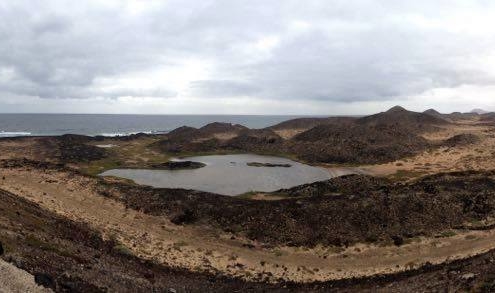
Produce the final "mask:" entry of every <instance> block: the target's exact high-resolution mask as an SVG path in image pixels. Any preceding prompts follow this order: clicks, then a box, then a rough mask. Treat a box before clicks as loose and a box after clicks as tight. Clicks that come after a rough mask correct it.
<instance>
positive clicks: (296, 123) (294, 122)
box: [268, 117, 357, 130]
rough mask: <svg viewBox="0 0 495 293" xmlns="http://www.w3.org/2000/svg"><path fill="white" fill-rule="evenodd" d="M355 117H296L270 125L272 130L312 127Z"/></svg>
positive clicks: (347, 121) (348, 120)
mask: <svg viewBox="0 0 495 293" xmlns="http://www.w3.org/2000/svg"><path fill="white" fill-rule="evenodd" d="M356 119H357V118H354V117H326V118H309V117H308V118H296V119H291V120H287V121H284V122H281V123H279V124H276V125H273V126H270V127H268V128H269V129H272V130H286V129H310V128H313V127H315V126H318V125H328V124H341V123H352V122H353V121H355V120H356Z"/></svg>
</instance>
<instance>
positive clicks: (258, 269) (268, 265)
mask: <svg viewBox="0 0 495 293" xmlns="http://www.w3.org/2000/svg"><path fill="white" fill-rule="evenodd" d="M0 176H5V178H6V179H5V180H1V181H0V188H2V189H5V190H7V191H9V192H11V193H13V194H16V195H18V196H21V197H24V198H26V199H28V200H30V201H33V202H36V203H39V204H40V206H41V207H42V208H45V209H47V210H50V211H52V212H55V213H57V214H59V215H62V216H65V217H67V218H69V219H72V220H75V221H81V222H86V223H88V224H90V225H91V226H92V227H93V228H95V229H97V230H99V231H101V232H103V233H104V235H106V236H107V237H116V238H117V239H118V240H119V241H120V242H122V244H124V245H125V246H126V247H128V248H129V249H130V250H131V251H133V253H135V254H136V255H138V256H140V257H142V258H145V259H150V260H154V261H157V262H159V263H163V264H165V265H168V266H172V267H180V268H186V269H189V270H191V271H213V272H222V273H225V274H227V275H231V276H239V277H242V278H245V279H251V278H252V277H253V276H255V275H257V274H258V273H261V274H269V275H270V279H271V280H276V279H277V278H283V279H285V280H291V281H297V282H310V281H325V280H335V279H342V278H349V277H364V276H371V275H375V274H383V273H393V272H398V271H404V270H407V269H411V268H415V267H418V266H420V265H421V264H424V263H426V262H430V263H432V264H438V263H442V262H445V261H446V260H453V259H461V258H466V257H469V256H473V255H476V254H480V253H484V252H487V251H489V250H491V249H495V231H471V232H462V231H458V233H457V235H455V236H453V237H446V238H438V239H437V238H434V239H417V241H415V242H412V243H409V244H406V245H403V246H400V247H396V246H388V247H381V246H375V245H368V244H358V245H355V246H352V247H349V248H347V249H345V250H342V251H333V250H332V248H331V247H317V248H313V249H305V248H293V247H279V248H275V249H264V248H261V247H260V246H259V245H258V244H257V243H255V242H248V240H246V239H240V238H238V237H237V238H236V239H231V237H230V236H231V235H230V234H227V233H221V232H219V231H217V230H213V229H209V228H207V227H201V226H176V225H174V224H172V223H170V222H169V221H168V219H166V218H165V217H157V216H151V215H147V214H144V213H142V212H139V211H136V210H131V209H126V208H125V206H124V205H123V204H122V203H120V202H118V201H116V200H113V199H111V198H108V197H103V196H101V195H99V194H98V193H97V192H95V189H94V186H95V184H96V180H95V179H92V178H88V177H83V176H79V175H70V174H68V173H65V172H60V171H54V170H46V171H44V170H36V169H29V168H19V169H0ZM27 178H29V179H27ZM244 243H250V244H254V245H255V248H247V247H244V246H243V244H244ZM334 249H335V248H334Z"/></svg>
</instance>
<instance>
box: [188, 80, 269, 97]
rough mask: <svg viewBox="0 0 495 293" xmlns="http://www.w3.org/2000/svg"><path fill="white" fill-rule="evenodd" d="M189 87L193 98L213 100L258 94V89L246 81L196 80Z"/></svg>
mask: <svg viewBox="0 0 495 293" xmlns="http://www.w3.org/2000/svg"><path fill="white" fill-rule="evenodd" d="M189 87H190V90H191V94H192V95H193V96H203V97H213V98H225V97H227V98H229V97H237V96H250V95H255V94H257V93H258V92H260V88H259V87H257V86H256V85H255V84H254V83H253V82H248V81H243V82H240V81H232V80H197V81H194V82H191V83H190V85H189Z"/></svg>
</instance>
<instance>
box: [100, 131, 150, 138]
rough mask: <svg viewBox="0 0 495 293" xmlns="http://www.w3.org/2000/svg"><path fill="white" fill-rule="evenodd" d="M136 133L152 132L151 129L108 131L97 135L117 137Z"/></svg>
mask: <svg viewBox="0 0 495 293" xmlns="http://www.w3.org/2000/svg"><path fill="white" fill-rule="evenodd" d="M138 133H144V134H153V133H154V132H153V131H134V132H110V133H100V134H99V135H101V136H106V137H117V136H128V135H133V134H138Z"/></svg>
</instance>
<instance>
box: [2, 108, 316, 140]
mask: <svg viewBox="0 0 495 293" xmlns="http://www.w3.org/2000/svg"><path fill="white" fill-rule="evenodd" d="M298 117H307V116H285V115H281V116H277V115H115V114H0V137H12V136H56V135H63V134H82V135H90V136H95V135H103V136H117V135H129V134H134V133H139V132H143V133H166V132H169V131H171V130H173V129H175V128H177V127H180V126H184V125H187V126H192V127H201V126H204V125H206V124H208V123H212V122H228V123H234V124H242V125H244V126H246V127H249V128H264V127H268V126H271V125H274V124H277V123H280V122H282V121H286V120H289V119H293V118H298Z"/></svg>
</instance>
